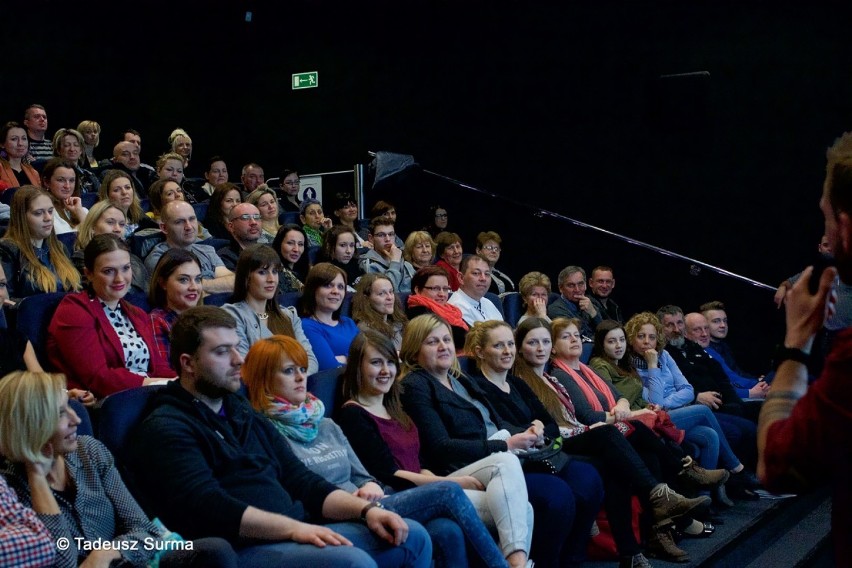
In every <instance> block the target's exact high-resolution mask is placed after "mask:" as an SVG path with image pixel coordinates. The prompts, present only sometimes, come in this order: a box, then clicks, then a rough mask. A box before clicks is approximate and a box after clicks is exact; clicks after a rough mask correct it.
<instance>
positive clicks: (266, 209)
mask: <svg viewBox="0 0 852 568" xmlns="http://www.w3.org/2000/svg"><path fill="white" fill-rule="evenodd" d="M246 203H251V204H252V205H254V206H255V207H257V209H258V211H260V219H261V226H262V228H263V229H262V232H261V235H260V240H259V241H258V243H260V244H269V243H271V242H272V241H273V240H275V235H277V234H278V229H279V228H280V227H281V225H279V224H278V199H277V198H276V197H275V192H274V191H272V190H271V189H269V188H268V187H266V186H264V187H259V188H257V189H255V190H254V191H252V192H251V193H249V195H248V197H246Z"/></svg>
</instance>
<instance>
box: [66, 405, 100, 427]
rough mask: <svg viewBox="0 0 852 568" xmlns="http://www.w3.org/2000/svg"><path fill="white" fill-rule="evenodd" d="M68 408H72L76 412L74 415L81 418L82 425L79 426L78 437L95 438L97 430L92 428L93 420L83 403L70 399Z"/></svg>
mask: <svg viewBox="0 0 852 568" xmlns="http://www.w3.org/2000/svg"><path fill="white" fill-rule="evenodd" d="M68 406H69V407H70V408H72V409H73V410H74V414H76V415H77V416H78V417H79V418H80V423H79V424H78V425H77V435H78V436H94V435H95V429H94V428H93V427H92V419H91V417H90V416H89V411H88V410H86V407H85V406H83V403H82V402H80V401H79V400H76V399H73V398H69V399H68Z"/></svg>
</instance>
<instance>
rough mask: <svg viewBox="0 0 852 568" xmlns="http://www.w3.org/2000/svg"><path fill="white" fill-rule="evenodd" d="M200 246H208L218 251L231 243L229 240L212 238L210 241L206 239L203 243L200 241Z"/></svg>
mask: <svg viewBox="0 0 852 568" xmlns="http://www.w3.org/2000/svg"><path fill="white" fill-rule="evenodd" d="M198 244H200V245H207V246H209V247H213V248H214V249H216V250H219V249H220V248H224V247H226V246H228V245H229V244H231V241H229V240H228V239H217V238H216V237H210V238H209V239H204V240H203V241H198Z"/></svg>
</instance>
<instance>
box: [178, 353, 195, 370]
mask: <svg viewBox="0 0 852 568" xmlns="http://www.w3.org/2000/svg"><path fill="white" fill-rule="evenodd" d="M180 369H181V371H186V372H188V373H191V374H194V373H195V359H194V358H193V357H192V355H190V354H189V353H181V356H180Z"/></svg>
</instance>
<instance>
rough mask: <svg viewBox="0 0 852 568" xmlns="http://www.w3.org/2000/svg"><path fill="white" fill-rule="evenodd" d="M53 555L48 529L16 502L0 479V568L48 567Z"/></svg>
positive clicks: (12, 494) (29, 511)
mask: <svg viewBox="0 0 852 568" xmlns="http://www.w3.org/2000/svg"><path fill="white" fill-rule="evenodd" d="M54 553H55V552H54V544H53V539H52V538H51V536H50V533H49V532H48V531H47V528H46V527H45V526H44V525H43V524H42V522H41V521H39V520H38V517H37V516H36V514H35V512H33V510H32V509H27V508H26V507H24V506H23V505H21V504H20V503H19V502H18V499H17V498H16V497H15V493H14V491H12V490H11V489H9V486H8V485H6V479H5V478H4V477H3V476H1V475H0V566H16V567H30V566H32V567H36V566H50V565H52V564H53V556H54Z"/></svg>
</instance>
